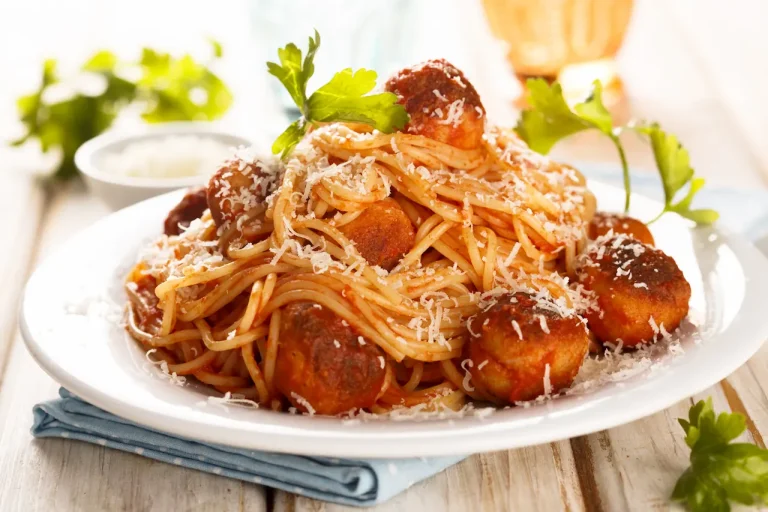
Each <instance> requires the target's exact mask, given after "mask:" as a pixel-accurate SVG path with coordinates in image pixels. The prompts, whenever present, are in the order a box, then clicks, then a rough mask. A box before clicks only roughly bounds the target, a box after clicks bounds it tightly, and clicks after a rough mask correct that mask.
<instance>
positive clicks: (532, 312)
mask: <svg viewBox="0 0 768 512" xmlns="http://www.w3.org/2000/svg"><path fill="white" fill-rule="evenodd" d="M556 309H557V308H556V307H555V305H554V304H552V303H546V302H540V301H539V300H537V299H535V298H534V297H533V296H531V295H530V294H527V293H522V292H518V293H514V294H508V295H505V296H503V297H501V298H500V299H499V300H498V302H497V303H496V304H495V305H493V306H492V307H490V308H489V309H487V310H486V311H484V312H482V313H480V314H478V315H477V316H476V317H475V318H474V319H473V320H472V321H471V325H470V326H469V328H470V333H474V335H473V334H470V337H469V342H468V343H467V344H466V345H465V356H466V357H468V358H469V359H471V360H472V365H471V366H469V369H470V372H471V374H472V382H475V383H477V384H478V385H479V386H480V387H482V388H483V389H484V390H486V391H487V392H488V393H490V394H491V395H493V396H494V397H496V398H498V399H500V400H501V401H504V402H509V403H512V402H516V401H524V400H532V399H534V398H536V397H538V396H541V395H543V394H545V392H546V391H547V389H545V380H546V378H545V375H546V372H547V365H549V384H550V385H551V390H550V391H551V392H552V393H556V392H557V391H559V390H561V389H564V388H567V387H568V386H570V385H571V383H572V382H573V379H574V377H576V374H577V373H578V372H579V368H580V367H581V363H582V362H583V361H584V357H585V356H586V355H587V351H588V348H589V337H588V335H587V331H586V329H585V328H584V324H583V322H582V321H581V319H580V318H579V317H578V316H575V315H574V316H562V315H561V314H560V313H558V312H556Z"/></svg>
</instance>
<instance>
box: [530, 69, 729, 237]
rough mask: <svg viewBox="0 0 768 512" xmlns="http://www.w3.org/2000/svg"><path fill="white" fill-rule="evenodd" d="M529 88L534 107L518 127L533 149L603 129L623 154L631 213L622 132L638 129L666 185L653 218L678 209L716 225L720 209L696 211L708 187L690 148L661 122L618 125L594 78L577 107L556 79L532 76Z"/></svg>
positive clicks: (548, 147) (544, 149)
mask: <svg viewBox="0 0 768 512" xmlns="http://www.w3.org/2000/svg"><path fill="white" fill-rule="evenodd" d="M526 87H527V89H528V92H529V103H530V105H531V108H529V109H526V110H524V111H523V112H522V114H521V116H520V120H519V121H518V124H517V128H516V130H517V133H518V134H519V135H520V137H521V138H522V139H523V140H524V141H525V142H526V143H528V145H529V146H530V148H531V149H533V150H534V151H537V152H539V153H542V154H547V153H549V151H550V150H551V149H552V147H553V146H554V145H555V144H556V143H557V142H558V141H560V140H561V139H564V138H566V137H568V136H570V135H573V134H575V133H578V132H581V131H584V130H591V129H596V130H599V131H600V132H602V133H603V134H605V135H606V136H607V137H608V138H609V139H610V140H611V142H613V144H614V146H616V151H617V152H618V154H619V160H620V161H621V169H622V173H623V177H624V192H625V197H624V211H625V212H628V211H629V205H630V197H631V193H632V186H631V180H630V174H629V163H628V162H627V157H626V153H625V151H624V147H623V145H622V143H621V140H620V138H619V136H620V135H621V133H622V132H623V131H625V130H634V131H636V132H637V133H639V134H641V135H642V136H645V137H647V138H648V139H649V141H650V143H651V148H652V149H653V155H654V158H655V160H656V167H657V168H658V171H659V175H660V177H661V181H662V184H663V186H664V209H663V210H662V211H661V213H659V215H658V216H657V217H656V218H654V219H653V220H652V221H651V222H653V221H655V220H656V219H658V218H659V217H661V216H662V215H663V214H664V213H666V212H675V213H677V214H678V215H681V216H683V217H685V218H687V219H690V220H692V221H694V222H696V223H697V224H711V223H713V222H715V221H716V220H717V218H718V213H717V212H716V211H714V210H707V209H696V210H693V209H691V202H692V201H693V197H694V196H695V195H696V193H697V192H698V191H699V190H701V187H703V186H704V179H703V178H701V177H697V176H695V175H694V171H693V169H692V168H691V166H690V157H689V155H688V151H687V150H686V149H685V148H684V147H683V146H682V145H681V144H680V141H679V140H678V139H677V137H675V136H674V135H672V134H669V133H666V132H665V131H663V130H662V129H661V127H660V126H659V125H658V124H657V123H652V124H644V123H638V124H630V125H627V126H614V124H613V118H612V117H611V114H610V112H608V109H606V108H605V105H604V104H603V100H602V87H601V86H600V82H598V81H595V83H594V85H593V89H592V93H591V94H590V95H589V97H588V98H587V99H586V100H584V101H582V102H580V103H576V104H575V105H573V108H571V107H569V106H568V103H567V102H566V101H565V98H564V97H563V90H562V87H561V86H560V84H559V83H557V82H554V83H553V84H552V85H549V84H547V82H546V81H544V80H542V79H530V80H528V82H527V83H526ZM686 185H687V186H688V192H687V193H686V195H685V196H684V197H683V198H682V199H680V200H679V201H678V202H675V197H676V195H677V194H678V192H680V191H681V190H682V189H683V188H685V186H686Z"/></svg>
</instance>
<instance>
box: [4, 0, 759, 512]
mask: <svg viewBox="0 0 768 512" xmlns="http://www.w3.org/2000/svg"><path fill="white" fill-rule="evenodd" d="M694 4H695V5H694ZM726 4H727V5H726ZM734 4H736V5H737V6H738V16H736V15H734V11H733V9H734V7H733V5H734ZM761 20H762V22H761ZM766 20H768V6H766V4H765V3H762V2H746V1H744V2H734V3H726V2H720V1H717V0H711V1H701V2H695V1H694V0H678V1H676V2H663V3H662V2H648V1H646V2H639V3H638V5H637V10H636V12H635V21H634V24H633V28H632V30H639V27H643V30H645V31H647V30H648V27H653V29H655V31H656V32H655V34H654V36H653V37H648V35H647V32H646V33H645V35H643V36H642V37H639V36H637V35H636V34H634V33H631V34H630V37H629V38H628V41H627V44H626V46H625V48H624V50H623V52H622V55H621V60H620V62H621V64H622V74H623V78H624V82H625V86H626V89H627V91H628V94H629V97H630V109H631V112H632V114H633V115H636V116H639V117H644V118H650V119H656V120H659V121H661V122H662V124H663V125H664V126H665V127H666V128H667V129H668V130H670V131H672V132H674V133H676V134H677V135H679V137H680V138H681V139H682V140H683V141H684V142H685V144H686V145H687V147H688V148H689V149H690V151H691V153H692V159H693V164H694V167H695V168H696V169H697V171H698V172H699V173H700V174H702V175H703V176H705V177H707V178H708V180H709V183H710V185H727V186H737V187H748V188H758V187H766V179H768V137H767V135H768V100H766V96H765V91H766V90H768V76H766V74H765V73H766V71H765V63H766V57H768V44H766V38H765V35H764V34H763V33H762V32H761V31H763V30H764V28H763V27H764V22H765V21H766ZM628 144H630V146H631V150H630V160H631V161H632V162H633V163H635V164H638V165H648V164H650V163H651V160H650V155H649V154H648V153H647V151H646V149H645V148H644V147H642V145H640V144H639V143H637V142H634V141H631V140H629V141H628ZM558 154H559V155H560V156H561V157H563V158H578V159H580V160H583V159H592V160H595V159H597V160H607V161H615V160H614V155H613V152H612V150H611V148H609V147H607V146H606V145H605V144H603V143H601V142H600V141H599V140H597V139H596V138H595V137H594V136H592V135H589V134H587V135H585V136H580V137H577V138H576V139H574V140H573V141H571V142H569V143H566V144H564V145H563V146H562V147H560V148H558ZM1 161H2V159H0V162H1ZM0 172H2V174H0V190H1V191H2V198H3V199H2V201H0V218H2V219H5V224H4V228H3V231H4V233H3V240H6V241H9V240H10V241H11V242H10V244H9V245H4V246H3V250H2V251H0V475H2V478H0V510H2V511H7V510H13V511H25V512H26V511H30V510H65V511H69V510H94V511H95V510H217V511H218V510H252V511H261V510H277V511H294V510H296V511H306V510H327V511H336V510H346V507H340V506H336V505H330V504H324V503H321V502H318V501H314V500H311V499H308V498H304V497H299V496H295V495H292V494H288V493H284V492H280V491H273V490H270V489H266V488H264V487H260V486H258V485H253V484H248V483H242V482H239V481H234V480H228V479H225V478H221V477H217V476H213V475H208V474H205V473H199V472H195V471H192V470H189V469H183V468H179V467H173V466H169V465H166V464H162V463H159V462H154V461H151V460H148V459H145V458H142V457H139V456H136V455H131V454H127V453H122V452H118V451H113V450H109V449H105V448H104V447H101V446H94V445H89V444H84V443H78V442H71V441H63V440H58V439H57V440H53V439H49V440H33V439H32V437H31V435H30V433H29V427H30V424H31V409H32V406H33V404H35V403H36V402H39V401H42V400H47V399H50V398H52V397H54V396H55V395H56V390H57V388H58V385H57V384H56V383H55V382H54V381H52V380H51V379H50V378H49V377H48V376H47V375H45V374H44V373H43V371H42V370H40V369H39V368H38V367H37V365H36V364H35V363H34V362H33V360H32V359H31V357H30V356H29V354H28V353H27V351H26V349H25V348H24V345H23V343H22V340H21V337H20V335H19V332H18V328H17V318H16V313H17V308H18V300H19V294H20V292H21V290H22V287H23V284H24V281H25V280H26V278H27V276H28V275H29V273H30V272H31V271H32V270H33V269H34V267H35V265H36V264H37V262H38V261H40V260H41V259H42V258H44V257H46V256H47V255H48V254H50V253H51V251H52V250H54V249H55V248H56V247H57V246H58V245H59V244H60V243H61V242H62V241H63V240H65V239H66V238H68V237H69V236H71V235H72V234H73V233H75V232H76V231H78V230H79V229H81V228H83V227H85V226H87V225H89V224H91V223H92V222H94V221H95V220H97V219H99V218H101V217H103V216H104V215H106V214H107V213H108V211H107V209H106V208H105V207H104V206H103V205H101V204H100V203H99V202H98V200H97V199H95V198H94V197H92V196H90V195H89V194H88V193H87V192H86V191H85V189H84V188H83V186H82V185H81V184H78V183H75V184H72V185H69V186H66V187H61V188H57V189H56V190H54V191H50V190H44V189H43V188H41V187H40V186H39V185H38V184H37V183H36V182H35V180H34V179H32V178H31V177H29V176H28V175H26V174H24V173H20V172H5V170H4V169H3V170H2V171H0ZM6 243H7V242H6ZM734 341H737V340H734ZM706 396H712V397H713V399H714V402H715V407H716V408H717V409H718V410H722V411H727V410H731V411H738V412H741V413H744V414H746V415H747V417H748V418H749V420H748V431H747V433H746V434H745V436H744V439H745V440H748V441H750V442H754V443H756V444H758V445H760V446H764V445H765V443H764V439H765V437H766V436H768V347H765V348H764V349H763V350H761V351H760V352H759V353H758V354H756V355H755V356H754V357H753V358H752V359H751V360H750V361H749V362H748V363H747V364H746V365H744V366H743V367H741V368H740V369H739V370H738V371H736V372H735V373H734V374H733V375H731V376H730V377H728V378H727V379H726V380H724V381H722V382H721V383H719V384H717V385H715V386H713V387H712V388H710V389H708V390H706V391H705V392H703V393H701V395H697V396H695V397H692V398H691V399H688V400H684V401H682V402H680V403H678V404H676V405H674V406H673V407H671V408H669V409H667V410H665V411H663V412H660V413H658V414H655V415H653V416H650V417H648V418H645V419H642V420H639V421H636V422H633V423H630V424H627V425H624V426H620V427H617V428H613V429H610V430H606V431H602V432H598V433H595V434H592V435H588V436H583V437H578V438H574V439H570V440H566V441H561V442H557V443H552V444H546V445H541V446H536V447H531V448H524V449H518V450H511V451H503V452H497V453H489V454H482V455H475V456H472V457H469V458H468V459H466V460H465V461H463V462H461V463H459V464H457V465H455V466H453V467H451V468H449V469H447V470H446V471H444V472H443V473H441V474H439V475H437V476H434V477H433V478H430V479H428V480H426V481H423V482H421V483H418V484H416V485H414V486H413V487H411V488H410V489H408V490H407V491H406V492H404V493H402V494H401V495H399V496H397V497H395V498H394V499H392V500H391V501H390V502H388V503H386V504H383V505H381V506H379V507H376V508H375V509H373V510H377V511H396V510H397V511H400V510H443V509H447V510H456V511H464V510H480V509H482V510H547V511H549V510H563V509H565V510H590V511H591V510H606V511H614V510H649V509H654V510H655V509H667V508H669V507H671V508H673V509H674V508H676V507H675V506H671V505H670V504H669V501H668V497H669V495H670V493H671V491H672V487H673V485H674V483H675V481H676V479H677V477H678V476H679V475H680V473H681V472H682V471H683V470H684V469H685V468H686V466H687V464H688V453H689V452H688V449H687V447H686V446H685V443H684V442H683V436H682V435H681V434H682V431H681V430H680V428H679V426H678V425H677V421H676V418H678V417H681V416H684V415H686V413H687V411H688V408H689V407H690V405H691V404H692V403H693V401H694V400H697V399H699V398H703V397H706Z"/></svg>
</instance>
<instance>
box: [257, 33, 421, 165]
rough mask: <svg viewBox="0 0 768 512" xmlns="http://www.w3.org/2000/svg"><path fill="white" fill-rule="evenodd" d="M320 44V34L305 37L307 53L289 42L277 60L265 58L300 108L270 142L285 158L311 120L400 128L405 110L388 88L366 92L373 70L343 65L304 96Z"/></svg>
mask: <svg viewBox="0 0 768 512" xmlns="http://www.w3.org/2000/svg"><path fill="white" fill-rule="evenodd" d="M319 47H320V34H318V33H317V31H315V37H314V38H312V37H310V38H309V45H308V49H307V55H306V57H304V59H303V61H302V52H301V50H300V49H299V48H298V47H297V46H296V45H295V44H293V43H289V44H287V45H286V46H285V48H280V49H278V51H277V56H278V58H279V60H280V64H277V63H275V62H267V69H268V71H269V73H270V74H272V75H274V76H275V77H276V78H277V79H278V80H280V83H282V84H283V86H284V87H285V88H286V90H287V91H288V93H289V94H290V96H291V98H292V99H293V101H294V103H296V106H297V107H299V111H300V112H301V116H302V117H301V119H299V120H298V121H296V122H294V123H293V124H291V125H290V126H289V127H288V128H286V130H285V131H284V132H283V133H282V134H280V136H279V137H278V138H277V139H276V140H275V142H274V143H273V145H272V152H273V153H275V154H277V153H280V154H281V156H282V158H285V157H286V156H287V155H288V154H289V153H290V152H291V150H293V148H294V147H295V146H296V144H298V143H299V141H300V140H301V138H302V137H303V136H304V134H305V133H306V132H307V129H308V128H309V127H310V126H311V125H312V124H315V123H329V122H333V121H345V122H353V123H363V124H367V125H370V126H372V127H373V128H375V129H377V130H379V131H380V132H383V133H392V132H394V131H395V130H400V129H402V128H403V127H404V126H405V125H406V124H407V123H408V113H407V112H406V111H405V108H404V107H403V106H402V105H399V104H398V103H397V96H396V95H395V94H393V93H391V92H382V93H379V94H370V95H369V94H368V93H370V92H371V91H372V90H373V88H374V87H376V78H377V75H376V72H375V71H371V70H368V69H358V70H357V71H352V69H349V68H348V69H344V70H342V71H339V72H338V73H336V74H335V75H334V76H333V78H331V80H330V81H329V82H328V83H327V84H325V85H323V86H322V87H320V88H319V89H317V90H316V91H315V92H314V93H312V95H311V96H309V97H307V82H309V79H310V78H311V77H312V74H313V73H314V71H315V67H314V58H315V54H316V52H317V49H318V48H319Z"/></svg>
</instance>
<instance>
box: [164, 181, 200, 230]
mask: <svg viewBox="0 0 768 512" xmlns="http://www.w3.org/2000/svg"><path fill="white" fill-rule="evenodd" d="M205 196H206V191H205V188H203V187H200V188H193V189H190V190H189V191H188V192H187V193H186V194H185V195H184V197H183V198H182V199H181V201H180V202H179V204H177V205H176V206H174V207H173V210H171V211H170V213H168V217H166V218H165V223H164V224H163V232H164V233H165V234H166V235H178V234H181V232H182V230H183V229H186V228H187V227H188V226H189V223H190V222H192V221H193V220H195V219H199V218H200V216H201V215H202V214H203V212H204V211H205V210H206V209H207V208H208V202H207V200H206V198H205Z"/></svg>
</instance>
